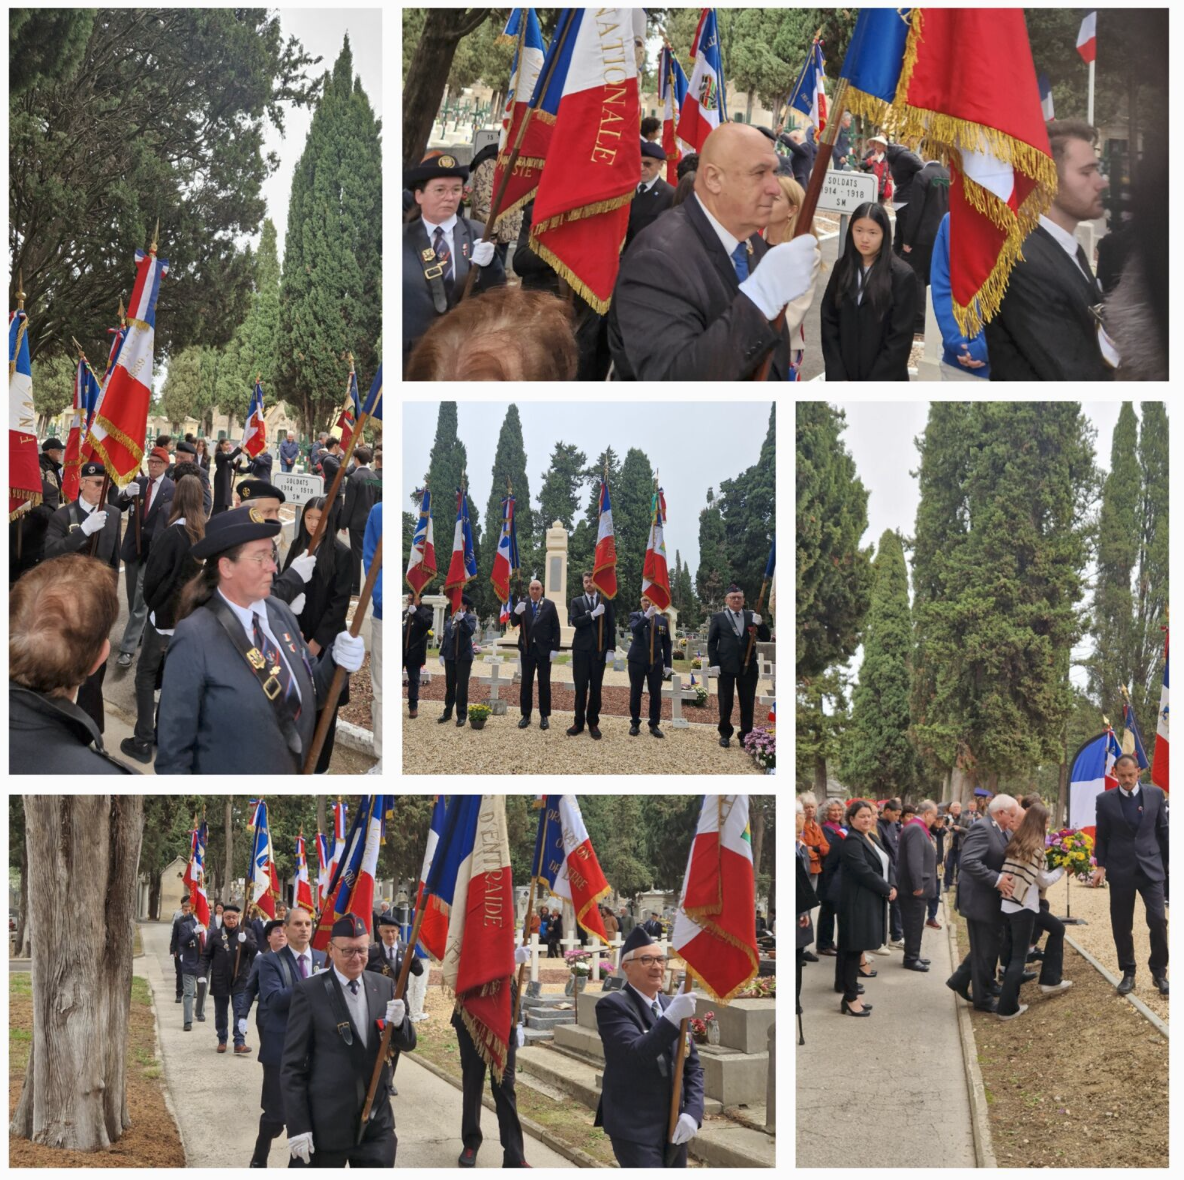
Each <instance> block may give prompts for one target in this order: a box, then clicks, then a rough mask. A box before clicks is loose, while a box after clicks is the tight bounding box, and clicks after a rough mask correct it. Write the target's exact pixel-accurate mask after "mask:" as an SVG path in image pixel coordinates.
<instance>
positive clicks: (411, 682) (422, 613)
mask: <svg viewBox="0 0 1184 1180" xmlns="http://www.w3.org/2000/svg"><path fill="white" fill-rule="evenodd" d="M431 629H432V608H431V607H430V606H424V605H423V603H422V602H421V601H420V598H419V595H418V594H414V593H413V594H408V595H407V613H406V614H405V615H404V616H403V668H404V669H405V670H406V672H407V716H408V717H418V716H419V673H420V671H421V669H422V668H423V666H424V664H426V663H427V659H428V632H429V631H430V630H431Z"/></svg>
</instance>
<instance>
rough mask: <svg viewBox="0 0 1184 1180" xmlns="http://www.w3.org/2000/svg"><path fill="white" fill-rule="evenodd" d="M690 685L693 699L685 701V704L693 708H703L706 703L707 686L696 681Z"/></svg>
mask: <svg viewBox="0 0 1184 1180" xmlns="http://www.w3.org/2000/svg"><path fill="white" fill-rule="evenodd" d="M691 687H692V688H693V689H694V690H695V699H694V700H691V701H687V704H688V705H690V706H691V708H693V709H703V708H705V707H706V705H707V686H706V685H705V684H699V683H697V682H696V683H695V684H693V685H692V686H691Z"/></svg>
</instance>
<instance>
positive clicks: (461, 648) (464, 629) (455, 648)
mask: <svg viewBox="0 0 1184 1180" xmlns="http://www.w3.org/2000/svg"><path fill="white" fill-rule="evenodd" d="M452 628H453V620H452V618H451V617H449V618H446V619H445V620H444V638H443V639H441V640H440V654H441V655H442V656H443V657H444V659H445V661H449V660H456V659H459V660H460V662H461V663H462V664H463V663H464V662H465V661H466V660H467V661H468V662H469V663H470V664H471V663H472V662H473V633H474V632H475V631H476V630H477V616H476V615H475V614H473V611H472V608H471V607H466V608H465V617H464V618H463V619H461V621H460V623H459V624H458V625H457V629H458V630H459V631H460V636H459V638H458V637H456V636H455V635H454V633H453V630H452Z"/></svg>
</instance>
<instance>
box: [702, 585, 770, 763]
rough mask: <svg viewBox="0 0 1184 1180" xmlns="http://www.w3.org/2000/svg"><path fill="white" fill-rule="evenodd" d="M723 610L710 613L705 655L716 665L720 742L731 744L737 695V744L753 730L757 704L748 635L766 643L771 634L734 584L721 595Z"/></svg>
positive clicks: (757, 675)
mask: <svg viewBox="0 0 1184 1180" xmlns="http://www.w3.org/2000/svg"><path fill="white" fill-rule="evenodd" d="M724 602H725V603H726V604H727V609H726V610H721V611H719V612H718V613H716V614H714V615H712V616H711V623H710V625H709V626H708V628H707V659H708V661H709V663H710V665H711V667H712V668H714V669H715V675H716V684H717V691H718V693H719V696H718V701H719V726H718V728H719V744H720V745H721V746H723V747H724V748H725V749H726V748H727V747H728V746H729V745H731V737H732V733H733V726H732V701H733V700H734V699H735V696H736V695H739V697H740V734H739V737H740V744H741V745H743V744H744V738H745V737H746V736H747V735H748V734H749V733H750V732H751V731H752V718H753V712H754V710H755V707H756V684H757V680H758V679H759V678H760V673H759V670H758V668H757V662H756V653H755V652H754V653H753V656H752V658H751V659H750V660H748V662H747V665H746V664H745V658H746V657H747V655H748V639H749V635H750V634H751V635H754V636H755V639H757V640H760V641H761V642H762V643H767V642H768V641H769V639H770V637H771V635H772V632H770V630H769V624H768V623H766V622H765V621H764V620H763V619H762V618H761V616H760V615H758V614H755V613H754V612H753V611H750V610H745V609H744V591H743V590H741V589H740V587H739V586H737V585H735V584H733V585H731V586H729V587H728V593H727V594H726V595H725V597H724Z"/></svg>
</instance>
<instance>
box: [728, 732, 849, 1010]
mask: <svg viewBox="0 0 1184 1180" xmlns="http://www.w3.org/2000/svg"><path fill="white" fill-rule="evenodd" d="M719 744H720V745H721V746H723V748H724V749H725V750H726V749H727V748H728V747H729V746H730V745H731V744H732V739H731V738H720V739H719ZM851 1015H852V1016H862V1015H863V1013H862V1012H852V1013H851Z"/></svg>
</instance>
